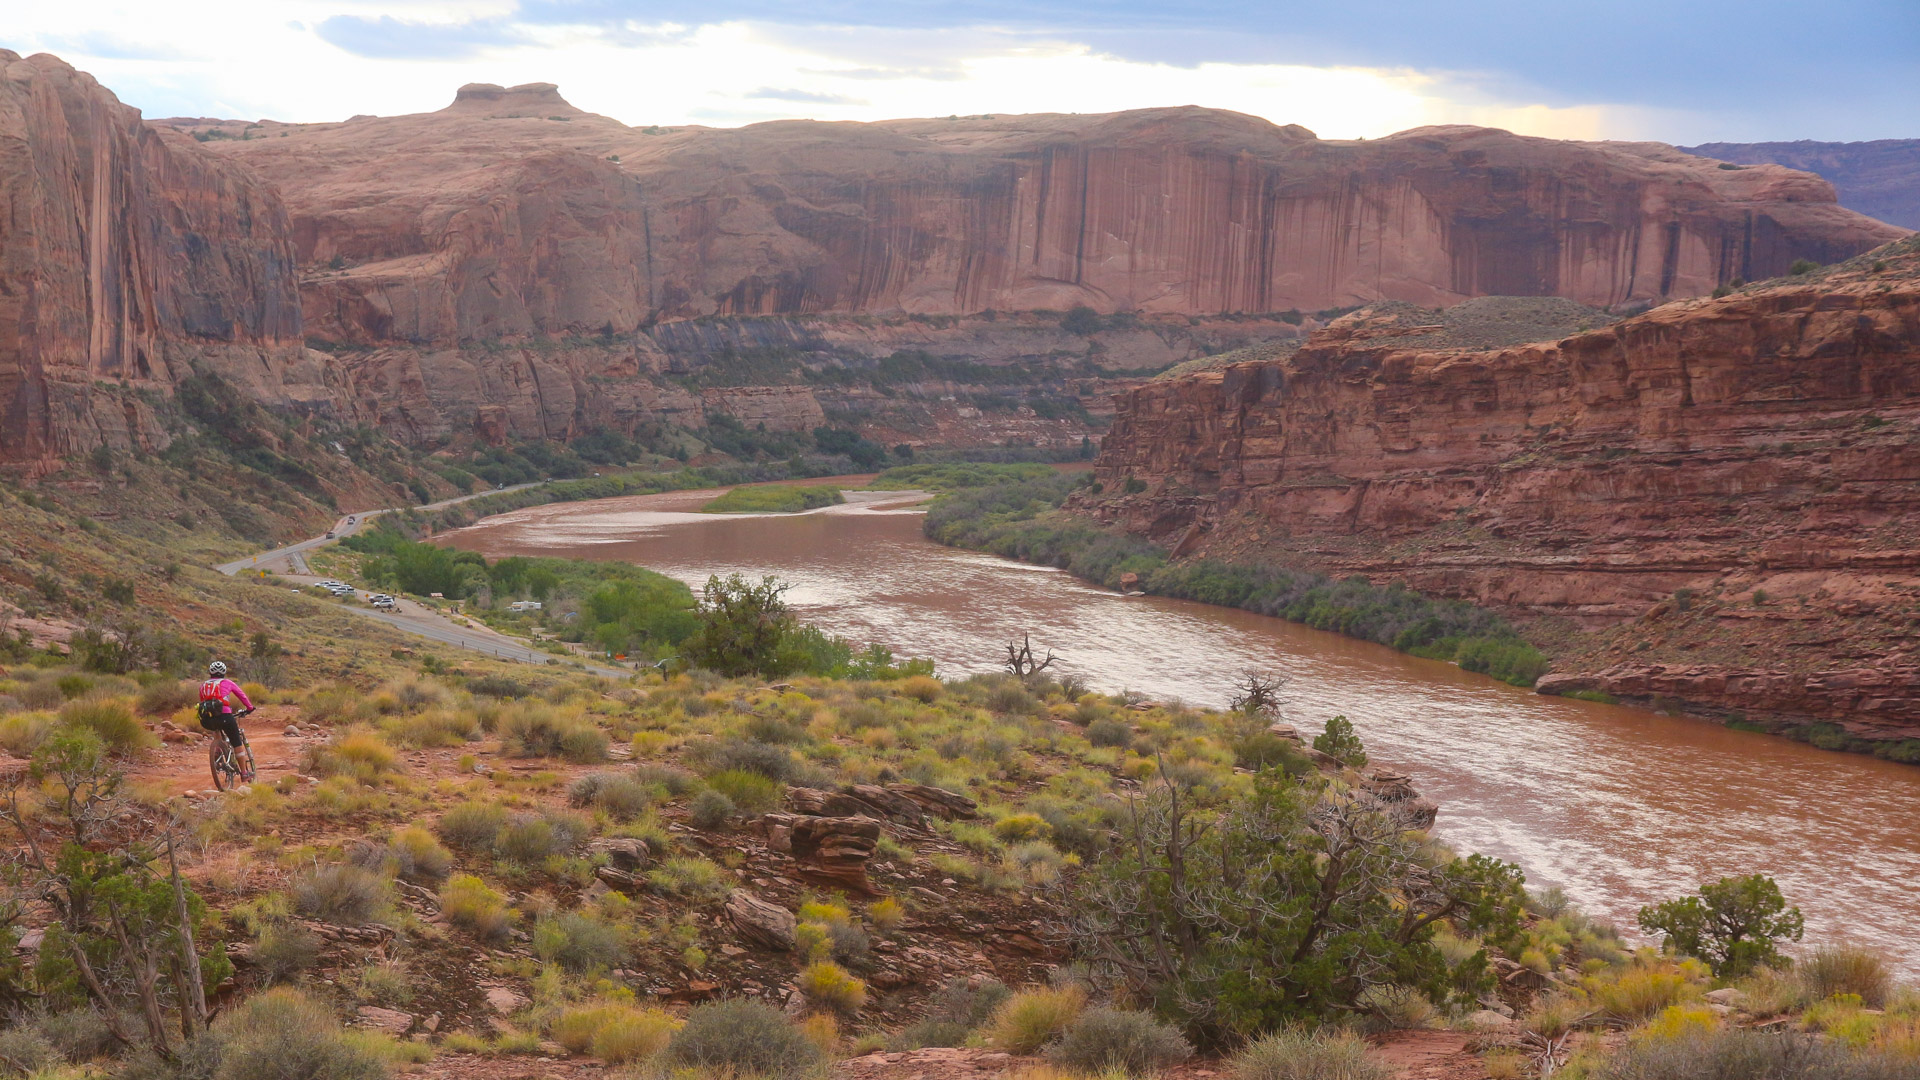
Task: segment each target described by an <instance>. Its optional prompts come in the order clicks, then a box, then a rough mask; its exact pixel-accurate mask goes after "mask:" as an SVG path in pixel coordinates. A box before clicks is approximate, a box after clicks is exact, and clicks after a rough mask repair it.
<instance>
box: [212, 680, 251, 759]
mask: <svg viewBox="0 0 1920 1080" xmlns="http://www.w3.org/2000/svg"><path fill="white" fill-rule="evenodd" d="M236 702H237V703H238V704H239V706H240V709H239V711H238V712H236V711H235V710H234V704H235V703H236ZM252 711H253V702H252V701H251V700H249V699H248V698H247V692H246V691H245V690H242V689H241V688H240V684H239V683H237V682H234V681H233V680H232V679H229V678H227V665H225V664H223V663H221V662H220V661H218V660H215V661H214V662H213V663H211V664H208V665H207V681H206V682H203V683H201V684H200V709H199V714H200V726H201V727H203V728H205V729H207V730H208V731H211V732H215V733H217V734H221V735H225V736H226V737H227V745H229V746H231V747H233V748H235V749H239V748H240V747H242V746H245V745H246V744H247V733H246V732H244V731H241V730H240V717H242V716H245V715H246V714H248V713H250V712H252Z"/></svg>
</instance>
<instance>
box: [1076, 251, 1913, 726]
mask: <svg viewBox="0 0 1920 1080" xmlns="http://www.w3.org/2000/svg"><path fill="white" fill-rule="evenodd" d="M1434 318H1436V319H1437V318H1439V316H1434ZM1405 322H1406V320H1404V319H1401V320H1383V319H1379V318H1375V317H1373V315H1372V313H1370V312H1361V313H1357V314H1356V315H1354V316H1351V317H1349V318H1347V319H1344V320H1340V321H1339V322H1336V323H1335V324H1333V325H1332V326H1329V327H1327V328H1326V329H1324V330H1322V331H1320V332H1319V333H1317V334H1315V335H1314V336H1313V337H1312V338H1311V339H1310V340H1309V341H1308V342H1307V344H1306V345H1305V347H1303V348H1301V349H1300V350H1299V351H1298V352H1296V353H1294V354H1293V355H1292V356H1291V357H1289V358H1287V359H1284V360H1281V361H1277V362H1271V363H1252V364H1240V365H1234V366H1230V367H1227V368H1226V369H1224V370H1222V371H1216V372H1207V373H1204V374H1200V375H1196V376H1192V377H1188V378H1182V379H1172V380H1164V381H1158V382H1152V383H1148V384H1146V385H1144V386H1141V387H1139V388H1138V389H1136V390H1133V391H1132V392H1130V393H1129V394H1127V395H1126V396H1125V397H1124V398H1122V399H1121V400H1120V402H1119V411H1118V414H1117V416H1116V418H1115V421H1114V424H1113V427H1112V430H1111V433H1110V434H1109V435H1108V437H1107V440H1106V442H1105V445H1104V446H1103V448H1102V452H1101V456H1100V459H1099V462H1098V466H1097V467H1098V472H1099V474H1100V476H1101V478H1102V479H1103V480H1104V481H1106V482H1107V484H1108V485H1109V486H1110V487H1118V486H1120V485H1121V484H1122V483H1123V482H1124V481H1125V480H1126V479H1127V478H1134V479H1137V480H1143V481H1146V482H1147V484H1148V485H1149V489H1148V491H1146V492H1145V493H1141V494H1137V495H1130V496H1124V497H1121V498H1118V499H1112V500H1108V501H1104V502H1101V501H1096V502H1094V503H1092V504H1091V506H1090V509H1091V510H1092V512H1095V513H1097V514H1098V515H1099V516H1101V517H1103V518H1105V519H1106V520H1109V521H1115V522H1119V523H1123V524H1124V525H1126V527H1128V528H1129V529H1131V530H1133V531H1135V532H1138V533H1142V534H1146V535H1150V536H1154V537H1157V538H1159V539H1162V540H1164V541H1168V542H1170V543H1171V542H1177V541H1179V540H1183V539H1184V540H1186V541H1187V543H1186V545H1185V546H1186V549H1187V550H1191V551H1198V552H1203V553H1209V552H1210V553H1213V554H1217V555H1221V556H1226V557H1235V558H1271V559H1281V560H1285V561H1289V562H1295V563H1306V564H1310V565H1313V566H1316V567H1318V568H1321V569H1324V570H1328V571H1332V572H1336V573H1353V572H1357V573H1363V574H1366V575H1367V576H1369V577H1372V578H1375V579H1395V580H1401V581H1404V582H1406V583H1407V584H1408V585H1410V586H1412V587H1414V588H1416V589H1419V590H1421V591H1424V592H1429V593H1435V594H1440V595H1446V596H1455V597H1462V598H1466V599H1470V600H1473V601H1475V602H1478V603H1482V604H1487V605H1491V606H1494V607H1497V608H1501V609H1503V610H1506V611H1509V612H1515V613H1518V614H1521V615H1526V616H1536V617H1538V616H1549V617H1550V616H1570V617H1571V618H1572V620H1573V621H1574V622H1577V623H1579V624H1582V625H1585V626H1587V627H1590V628H1592V627H1601V628H1603V629H1602V630H1601V631H1600V632H1599V633H1598V634H1597V635H1593V636H1587V637H1582V636H1579V635H1570V636H1566V637H1564V638H1563V640H1562V642H1561V643H1562V646H1563V647H1562V649H1561V653H1562V656H1563V658H1564V660H1563V663H1562V664H1561V665H1560V667H1561V671H1562V672H1563V673H1565V672H1568V671H1569V669H1578V670H1580V671H1585V672H1588V673H1589V677H1587V678H1584V679H1581V680H1576V681H1571V682H1568V681H1565V680H1564V679H1563V680H1562V681H1561V682H1559V683H1556V684H1552V685H1559V686H1561V687H1562V688H1578V687H1580V686H1588V687H1594V688H1601V689H1609V690H1613V691H1615V692H1620V693H1625V694H1631V695H1636V696H1640V697H1656V696H1670V697H1675V698H1681V699H1687V700H1691V701H1693V702H1695V703H1697V704H1711V705H1717V706H1719V707H1723V708H1729V709H1750V710H1757V711H1761V712H1766V711H1780V712H1789V713H1797V714H1800V715H1814V716H1819V717H1824V718H1828V719H1833V720H1838V721H1844V722H1846V723H1848V724H1850V725H1853V726H1854V727H1855V728H1856V729H1857V730H1860V731H1862V732H1866V733H1872V734H1876V735H1882V736H1884V735H1887V734H1891V733H1895V732H1900V733H1908V734H1912V735H1915V736H1920V672H1916V671H1915V670H1914V666H1913V660H1912V659H1911V658H1910V650H1911V649H1913V648H1914V646H1915V645H1916V643H1920V641H1917V639H1916V630H1915V627H1914V623H1913V622H1912V621H1911V620H1910V617H1909V616H1910V613H1911V612H1912V611H1913V610H1915V609H1916V605H1920V543H1916V540H1915V537H1916V535H1920V533H1917V531H1916V529H1917V527H1920V241H1916V240H1907V241H1902V242H1901V243H1899V244H1896V245H1893V246H1892V247H1890V248H1887V249H1883V250H1881V251H1878V252H1875V253H1873V254H1871V255H1868V256H1864V257H1862V258H1860V259H1856V260H1853V261H1851V262H1850V263H1847V264H1844V265H1842V266H1840V267H1836V268H1831V269H1829V270H1826V271H1822V272H1819V273H1816V274H1812V275H1808V276H1805V277H1802V278H1789V279H1784V280H1782V281H1776V282H1770V283H1767V284H1765V285H1763V286H1758V287H1752V288H1749V289H1745V290H1741V291H1739V292H1736V293H1734V294H1733V295H1731V296H1728V297H1726V298H1724V299H1718V300H1696V301H1685V302H1679V303H1673V304H1668V305H1665V306H1663V307H1660V308H1657V309H1655V310H1653V311H1650V312H1648V313H1647V314H1645V315H1642V316H1639V317H1637V318H1633V319H1629V320H1626V321H1624V322H1620V323H1618V324H1615V325H1613V326H1610V327H1607V328H1604V329H1600V330H1594V331H1591V332H1588V333H1585V334H1580V335H1577V336H1574V337H1570V338H1567V339H1565V340H1562V341H1559V342H1547V343H1541V344H1532V345H1524V346H1517V347H1509V348H1498V349H1489V350H1477V351H1476V350H1462V349H1431V348H1421V347H1420V346H1418V345H1417V344H1405V342H1407V341H1410V340H1417V339H1418V337H1419V335H1422V334H1431V333H1434V332H1436V331H1437V330H1438V328H1437V327H1434V326H1427V327H1417V326H1415V327H1409V326H1406V325H1404V324H1405ZM1676 597H1677V599H1676ZM1552 626H1553V621H1552V620H1551V619H1549V621H1548V623H1547V624H1546V627H1547V630H1546V632H1547V633H1548V634H1550V635H1551V634H1554V633H1557V631H1554V630H1553V629H1552ZM1608 627H1611V629H1604V628H1608ZM1654 662H1661V664H1660V665H1658V666H1656V665H1655V664H1654ZM1836 665H1838V668H1836ZM1602 668H1605V669H1607V670H1608V671H1609V672H1610V674H1607V675H1605V676H1602V675H1600V674H1599V672H1600V670H1601V669H1602ZM1867 668H1871V670H1872V673H1871V674H1862V670H1864V669H1867ZM1841 669H1844V670H1841ZM1689 687H1691V690H1689V689H1688V688H1689Z"/></svg>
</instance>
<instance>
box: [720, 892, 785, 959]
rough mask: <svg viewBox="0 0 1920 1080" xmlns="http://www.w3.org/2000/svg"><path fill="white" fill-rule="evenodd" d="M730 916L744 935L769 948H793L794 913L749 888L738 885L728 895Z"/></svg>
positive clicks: (736, 927) (734, 925) (742, 935)
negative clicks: (769, 901)
mask: <svg viewBox="0 0 1920 1080" xmlns="http://www.w3.org/2000/svg"><path fill="white" fill-rule="evenodd" d="M726 910H727V918H728V919H729V920H730V921H732V923H733V928H734V929H735V930H738V931H739V932H740V936H741V937H743V938H745V939H747V940H748V941H751V942H753V943H754V944H756V945H759V946H760V947H762V948H765V949H774V950H778V951H780V952H785V951H787V950H789V949H791V948H793V928H794V918H793V913H792V912H791V911H788V910H787V909H786V908H783V907H781V906H779V905H778V904H771V903H768V902H767V901H765V900H762V899H760V898H759V897H757V896H755V895H753V894H752V893H750V892H748V891H747V890H745V889H735V890H733V893H732V895H730V896H728V897H727V909H726Z"/></svg>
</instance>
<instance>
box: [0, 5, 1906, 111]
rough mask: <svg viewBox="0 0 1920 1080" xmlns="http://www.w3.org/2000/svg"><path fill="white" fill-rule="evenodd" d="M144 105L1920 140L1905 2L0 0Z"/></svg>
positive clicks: (41, 41)
mask: <svg viewBox="0 0 1920 1080" xmlns="http://www.w3.org/2000/svg"><path fill="white" fill-rule="evenodd" d="M0 15H3V16H4V17H0V48H9V49H12V50H14V51H15V52H18V53H21V54H23V55H27V54H31V53H35V52H51V53H54V54H56V55H58V56H60V57H61V58H62V59H64V60H66V61H67V62H69V63H71V64H73V65H74V66H75V67H78V68H80V69H82V70H84V71H88V72H90V73H92V74H93V75H94V76H95V77H96V78H98V79H99V80H100V81H101V82H102V83H104V84H105V85H106V86H107V87H108V88H110V89H112V90H113V91H115V93H117V94H118V95H119V97H120V98H121V100H123V101H125V102H127V103H128V104H130V105H134V106H136V107H138V108H140V109H141V110H142V111H144V112H145V113H146V115H148V116H149V117H161V116H212V117H222V118H238V119H247V120H257V119H274V120H283V121H327V120H341V119H345V118H346V117H348V116H352V115H355V114H359V113H373V114H379V115H395V114H400V113H410V112H425V111H429V110H433V109H438V108H442V107H444V106H445V105H446V104H447V103H448V102H450V101H451V100H452V99H453V92H454V90H455V89H456V88H457V87H459V86H460V85H462V84H464V83H468V82H492V83H500V84H502V85H513V84H516V83H523V82H552V83H558V84H559V86H560V91H561V93H562V94H563V95H564V96H565V97H566V98H567V99H568V100H569V101H571V102H572V103H573V104H574V105H575V106H577V107H579V108H582V109H586V110H588V111H591V112H598V113H604V114H606V115H608V116H612V117H614V118H616V119H619V120H621V121H624V122H626V123H628V124H633V125H646V124H661V125H677V124H706V125H711V126H716V127H734V126H738V125H742V124H750V123H757V122H760V121H765V120H777V119H791V118H812V119H820V120H879V119H888V118H893V117H903V116H947V115H956V114H957V115H963V116H968V115H977V114H982V113H996V114H997V113H1009V112H1082V113H1085V112H1111V111H1115V110H1119V109H1129V108H1144V107H1150V106H1164V105H1204V106H1210V107H1214V108H1223V109H1234V110H1237V111H1240V112H1246V113H1252V114H1254V115H1257V116H1263V117H1266V118H1267V119H1269V120H1272V121H1274V122H1275V123H1281V124H1289V123H1292V124H1302V125H1304V126H1306V127H1308V128H1311V129H1313V130H1314V131H1315V132H1316V133H1318V134H1319V135H1320V136H1322V137H1323V138H1373V137H1378V136H1381V135H1386V134H1390V133H1392V132H1395V131H1402V130H1405V129H1407V128H1411V127H1418V126H1421V125H1425V124H1451V123H1465V124H1483V125H1488V126H1492V127H1502V128H1506V129H1508V130H1511V131H1516V132H1519V133H1521V134H1527V135H1541V136H1549V137H1554V138H1575V139H1654V140H1659V141H1662V142H1672V143H1676V144H1681V145H1691V144H1695V143H1701V142H1711V141H1733V142H1755V141H1769V140H1792V139H1821V140H1840V141H1848V140H1859V139H1880V138H1916V137H1920V0H1826V2H1824V3H1820V4H1808V3H1805V2H1804V0H1795V2H1783V0H1609V2H1604V3H1603V2H1590V0H1425V2H1407V0H1345V2H1340V3H1328V2H1314V3H1289V2H1279V3H1235V2H1229V0H1185V2H1180V0H1173V2H1167V0H1161V2H1153V3H1150V2H1142V0H1083V2H1080V3H1063V2H1059V0H959V2H952V3H935V2H932V0H891V2H887V3H871V2H866V0H815V2H813V3H795V2H793V0H783V2H775V0H697V2H696V0H477V2H451V0H188V2H183V0H138V2H125V0H58V2H51V3H50V2H45V0H0Z"/></svg>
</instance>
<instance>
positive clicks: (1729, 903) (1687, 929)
mask: <svg viewBox="0 0 1920 1080" xmlns="http://www.w3.org/2000/svg"><path fill="white" fill-rule="evenodd" d="M1805 925H1806V924H1805V920H1804V919H1802V918H1801V915H1800V909H1799V908H1797V907H1788V906H1787V902H1786V900H1785V898H1783V897H1782V896H1781V895H1780V886H1779V885H1777V884H1775V883H1774V880H1773V879H1772V878H1770V877H1767V876H1765V875H1763V874H1748V875H1747V876H1745V877H1737V878H1721V879H1720V880H1719V881H1716V882H1714V883H1712V884H1710V885H1702V886H1701V887H1700V893H1699V895H1697V896H1683V897H1681V898H1679V899H1677V900H1669V901H1667V902H1666V903H1664V904H1656V905H1653V906H1651V907H1643V908H1641V909H1640V928H1641V929H1642V930H1645V931H1646V932H1647V933H1649V934H1660V935H1662V936H1663V937H1664V938H1665V941H1666V945H1667V947H1668V948H1670V949H1672V950H1674V951H1675V952H1678V953H1681V954H1683V955H1686V956H1697V957H1699V958H1700V959H1702V960H1705V961H1706V962H1707V964H1708V966H1710V967H1712V968H1713V973H1714V974H1715V975H1718V976H1720V977H1722V978H1729V979H1731V978H1738V977H1739V976H1741V975H1745V974H1746V973H1747V972H1749V971H1752V970H1753V969H1754V968H1756V967H1758V966H1761V965H1763V964H1764V965H1765V966H1767V967H1772V968H1781V967H1785V966H1787V965H1788V964H1789V963H1790V961H1789V960H1787V959H1786V958H1785V957H1783V956H1781V955H1780V951H1779V948H1778V943H1779V942H1781V941H1799V940H1800V935H1801V932H1802V930H1803V929H1804V927H1805Z"/></svg>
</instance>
